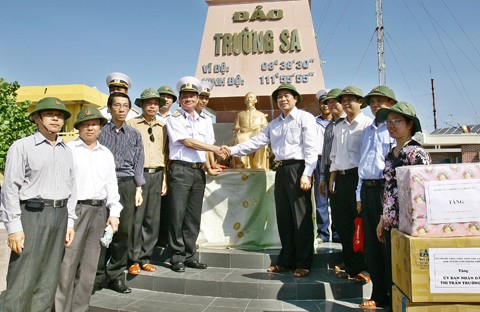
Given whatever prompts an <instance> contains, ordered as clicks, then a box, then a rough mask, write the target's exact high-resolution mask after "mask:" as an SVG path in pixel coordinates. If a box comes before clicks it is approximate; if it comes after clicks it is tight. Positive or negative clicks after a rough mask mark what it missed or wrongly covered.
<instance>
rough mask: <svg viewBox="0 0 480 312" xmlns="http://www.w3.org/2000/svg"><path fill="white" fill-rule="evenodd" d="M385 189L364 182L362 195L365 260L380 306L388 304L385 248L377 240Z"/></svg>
mask: <svg viewBox="0 0 480 312" xmlns="http://www.w3.org/2000/svg"><path fill="white" fill-rule="evenodd" d="M383 188H384V185H383V184H381V185H374V186H373V185H372V186H368V185H367V183H365V182H364V183H362V189H361V193H360V197H361V200H362V222H363V232H364V235H365V236H364V237H365V260H366V264H367V267H368V272H369V273H370V278H371V279H372V284H373V290H372V296H371V299H372V300H374V301H375V302H376V303H377V305H380V306H383V305H385V304H387V303H388V302H387V301H388V300H387V287H386V284H385V280H386V278H385V258H384V254H383V246H382V243H381V242H380V241H379V240H378V238H377V225H378V222H379V221H380V216H381V215H382V213H383Z"/></svg>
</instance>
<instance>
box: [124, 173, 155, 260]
mask: <svg viewBox="0 0 480 312" xmlns="http://www.w3.org/2000/svg"><path fill="white" fill-rule="evenodd" d="M143 176H144V177H145V184H144V185H143V186H142V191H143V192H142V196H143V203H142V204H141V205H140V206H139V207H137V208H136V210H135V222H134V224H133V241H134V243H133V257H132V259H131V260H132V262H134V263H135V262H137V263H140V265H144V264H147V263H150V258H151V257H152V254H153V248H154V247H155V244H156V243H157V240H158V234H159V227H160V209H161V204H162V200H161V198H162V195H161V193H162V182H163V170H160V171H158V172H155V173H146V172H145V173H143Z"/></svg>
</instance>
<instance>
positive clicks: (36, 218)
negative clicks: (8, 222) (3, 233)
mask: <svg viewBox="0 0 480 312" xmlns="http://www.w3.org/2000/svg"><path fill="white" fill-rule="evenodd" d="M21 210H22V216H21V221H22V226H23V232H24V234H25V245H24V249H23V252H22V254H20V255H18V254H16V253H14V252H13V251H12V252H11V255H10V262H9V264H8V273H7V290H6V291H5V294H4V296H5V297H4V310H3V311H5V312H35V311H39V312H40V311H41V312H44V311H51V310H52V308H53V304H54V300H55V291H56V290H57V283H58V278H59V272H60V264H61V263H62V258H63V252H64V249H65V234H66V231H67V207H62V208H53V207H52V206H45V207H44V208H43V210H41V211H40V210H31V209H28V210H27V209H26V208H25V205H24V204H22V205H21Z"/></svg>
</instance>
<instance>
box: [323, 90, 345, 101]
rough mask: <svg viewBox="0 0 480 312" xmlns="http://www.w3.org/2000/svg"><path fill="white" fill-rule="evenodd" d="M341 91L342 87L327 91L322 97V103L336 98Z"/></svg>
mask: <svg viewBox="0 0 480 312" xmlns="http://www.w3.org/2000/svg"><path fill="white" fill-rule="evenodd" d="M341 92H342V89H332V90H330V91H328V92H327V94H326V95H325V97H324V98H323V104H327V102H328V100H331V99H337V97H338V95H339V94H340V93H341Z"/></svg>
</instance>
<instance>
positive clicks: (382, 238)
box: [377, 218, 385, 243]
mask: <svg viewBox="0 0 480 312" xmlns="http://www.w3.org/2000/svg"><path fill="white" fill-rule="evenodd" d="M377 238H378V241H379V242H380V243H385V229H384V228H383V218H380V221H379V222H378V225H377Z"/></svg>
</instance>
